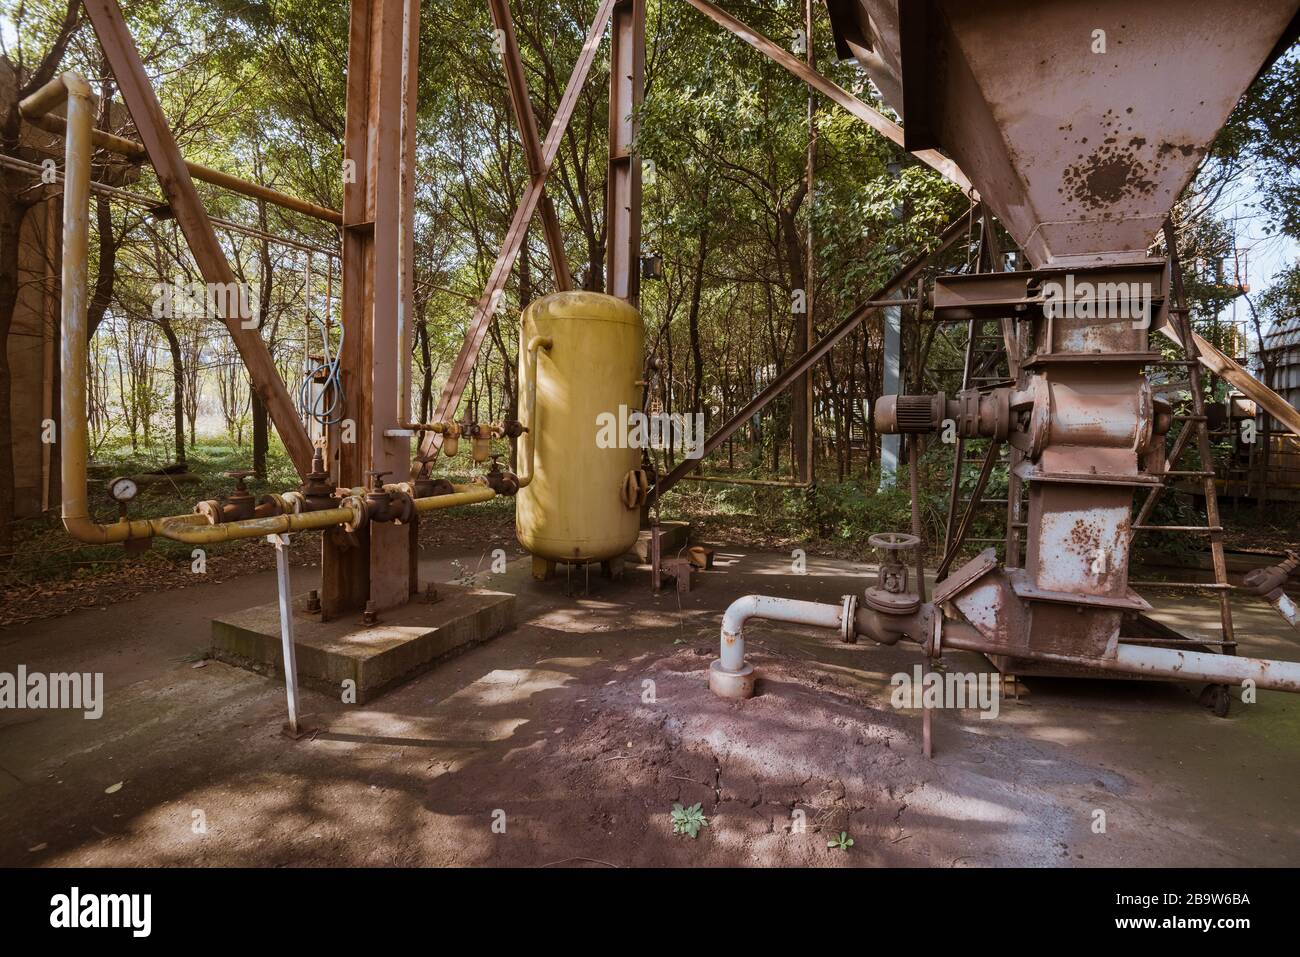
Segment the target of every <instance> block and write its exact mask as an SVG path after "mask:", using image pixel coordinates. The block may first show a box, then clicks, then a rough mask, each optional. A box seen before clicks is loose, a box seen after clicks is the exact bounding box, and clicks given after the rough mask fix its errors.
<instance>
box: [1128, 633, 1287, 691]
mask: <svg viewBox="0 0 1300 957" xmlns="http://www.w3.org/2000/svg"><path fill="white" fill-rule="evenodd" d="M1114 660H1115V665H1114V670H1116V671H1120V670H1122V671H1128V672H1131V673H1133V674H1143V675H1157V676H1159V677H1163V678H1181V679H1184V680H1186V679H1189V678H1193V679H1197V680H1204V681H1209V682H1212V683H1214V684H1241V683H1242V682H1245V681H1253V682H1254V683H1255V686H1256V687H1259V688H1271V689H1273V690H1276V691H1300V662H1295V661H1276V660H1271V659H1268V658H1238V657H1236V656H1235V655H1216V654H1209V653H1206V652H1203V651H1179V650H1177V649H1175V648H1150V647H1146V646H1144V645H1126V644H1121V645H1120V646H1119V649H1118V650H1117V651H1116V653H1115V659H1114Z"/></svg>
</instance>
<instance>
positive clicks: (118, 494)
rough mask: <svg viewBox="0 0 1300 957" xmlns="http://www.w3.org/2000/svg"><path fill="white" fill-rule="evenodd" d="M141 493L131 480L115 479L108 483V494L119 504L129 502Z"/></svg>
mask: <svg viewBox="0 0 1300 957" xmlns="http://www.w3.org/2000/svg"><path fill="white" fill-rule="evenodd" d="M139 491H140V489H139V487H138V486H137V485H136V484H135V482H133V481H131V479H129V478H125V477H123V478H115V479H113V481H111V482H109V483H108V494H109V495H111V496H112V497H113V500H114V501H117V502H129V501H131V499H133V498H135V497H136V495H137V494H138V493H139Z"/></svg>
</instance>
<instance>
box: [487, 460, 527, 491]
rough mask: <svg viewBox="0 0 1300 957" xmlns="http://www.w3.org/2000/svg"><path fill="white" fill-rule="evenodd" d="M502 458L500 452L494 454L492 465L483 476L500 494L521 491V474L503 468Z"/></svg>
mask: <svg viewBox="0 0 1300 957" xmlns="http://www.w3.org/2000/svg"><path fill="white" fill-rule="evenodd" d="M500 458H501V454H500V453H497V454H495V455H493V456H492V467H491V468H490V469H488V470H487V473H486V474H485V475H484V476H483V481H484V482H485V483H487V487H488V488H490V489H492V491H494V492H496V493H497V494H498V495H514V494H515V493H516V492H518V491H519V476H517V475H515V474H514V473H513V472H509V471H507V470H505V469H503V468H502V467H501V462H500V461H499V459H500Z"/></svg>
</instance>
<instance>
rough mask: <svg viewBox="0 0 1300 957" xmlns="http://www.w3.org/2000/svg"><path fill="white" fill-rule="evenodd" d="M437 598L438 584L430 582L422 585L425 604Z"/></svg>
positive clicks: (431, 602) (430, 603) (433, 601)
mask: <svg viewBox="0 0 1300 957" xmlns="http://www.w3.org/2000/svg"><path fill="white" fill-rule="evenodd" d="M437 600H438V586H437V585H435V584H433V582H430V583H429V584H427V585H425V586H424V601H425V604H427V605H432V604H434V603H435V602H436V601H437Z"/></svg>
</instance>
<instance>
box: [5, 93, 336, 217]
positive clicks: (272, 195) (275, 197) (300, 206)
mask: <svg viewBox="0 0 1300 957" xmlns="http://www.w3.org/2000/svg"><path fill="white" fill-rule="evenodd" d="M52 82H59V81H57V80H55V81H52ZM46 85H47V86H48V85H49V84H46ZM43 90H44V88H42V89H41V90H37V91H36V92H35V93H33V94H32V95H31V96H29V97H27V99H25V100H23V101H22V103H20V104H19V105H18V109H19V110H20V111H21V113H22V115H23V119H25V120H27V122H29V123H31V124H32V125H33V126H38V127H40V128H41V129H43V130H45V131H46V132H47V133H53V134H55V135H56V136H63V137H65V138H66V137H67V135H68V134H67V130H68V122H67V120H65V119H64V118H63V117H61V116H58V115H55V114H51V113H49V110H51V109H52V108H53V107H55V106H57V105H58V104H59V102H61V101H60V100H58V99H53V100H51V99H50V96H51V95H52V94H45V95H42V93H43ZM90 141H91V143H92V144H93V145H95V146H98V147H100V148H102V149H106V150H108V151H109V152H110V153H116V154H118V155H119V156H125V157H126V158H127V159H131V160H135V161H137V162H146V163H147V162H149V152H148V151H147V150H146V149H145V148H144V144H143V143H137V142H136V141H135V140H130V139H127V138H126V137H124V136H116V135H114V134H112V133H108V132H105V131H104V130H96V129H92V130H91V131H90ZM185 168H186V169H188V170H189V172H190V175H191V176H193V177H194V178H195V179H197V180H202V181H203V182H205V183H211V184H212V185H213V186H220V187H222V188H224V189H228V190H230V191H231V192H232V193H239V194H240V195H241V196H247V197H249V198H250V199H261V200H265V201H266V202H268V203H271V204H273V205H275V206H279V207H281V208H283V209H288V210H292V211H293V212H295V213H302V214H303V215H304V216H310V217H312V218H313V219H319V220H323V221H324V222H327V223H332V224H333V225H335V226H339V227H341V226H342V225H343V214H342V213H340V212H339V211H338V210H336V209H329V208H327V207H325V206H319V205H317V204H316V203H311V202H308V201H307V200H305V199H299V198H298V197H296V196H290V195H288V194H287V193H282V192H280V191H279V190H276V189H271V188H270V187H269V186H263V185H262V184H261V183H253V182H250V181H249V180H246V179H240V178H239V177H238V176H233V175H231V174H230V173H223V172H222V171H221V170H218V169H213V168H212V167H210V166H204V165H202V164H200V163H191V162H190V161H189V160H185Z"/></svg>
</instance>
